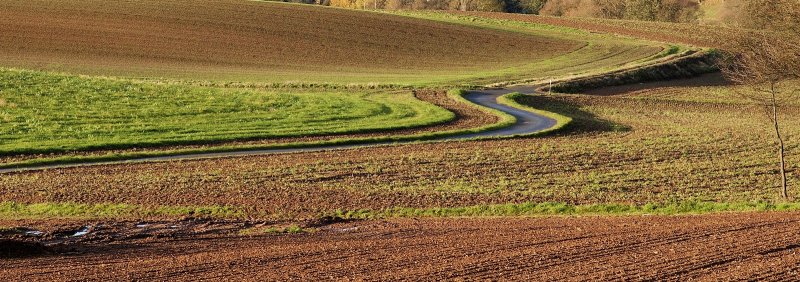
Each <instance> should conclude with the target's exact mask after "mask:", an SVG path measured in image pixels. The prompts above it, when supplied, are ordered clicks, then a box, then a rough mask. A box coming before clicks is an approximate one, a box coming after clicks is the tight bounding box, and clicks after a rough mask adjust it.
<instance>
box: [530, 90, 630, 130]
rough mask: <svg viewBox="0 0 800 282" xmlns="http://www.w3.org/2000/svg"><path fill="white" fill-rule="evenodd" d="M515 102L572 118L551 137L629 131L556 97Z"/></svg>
mask: <svg viewBox="0 0 800 282" xmlns="http://www.w3.org/2000/svg"><path fill="white" fill-rule="evenodd" d="M517 102H519V103H520V104H523V105H527V106H530V107H533V108H536V109H540V110H544V111H548V112H553V113H557V114H560V115H563V116H567V117H570V118H572V122H571V123H570V124H569V125H568V126H567V127H565V128H564V129H563V130H561V131H558V132H557V133H554V134H553V135H568V134H575V133H593V132H609V131H616V132H619V131H629V130H630V127H628V126H626V125H623V124H619V123H614V122H612V121H609V120H605V119H601V118H599V117H597V116H596V115H594V114H593V113H590V112H587V111H584V110H581V106H580V105H578V104H576V103H573V102H569V101H566V100H563V99H559V98H556V97H548V96H541V95H537V96H531V95H528V96H523V97H520V98H518V99H517Z"/></svg>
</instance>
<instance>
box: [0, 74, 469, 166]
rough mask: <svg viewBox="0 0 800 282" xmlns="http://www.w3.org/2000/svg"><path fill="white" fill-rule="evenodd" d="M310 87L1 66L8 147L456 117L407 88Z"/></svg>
mask: <svg viewBox="0 0 800 282" xmlns="http://www.w3.org/2000/svg"><path fill="white" fill-rule="evenodd" d="M309 91H311V92H298V91H291V90H274V91H254V90H240V89H217V88H206V87H195V86H185V85H169V84H150V83H139V82H131V81H122V80H114V79H107V78H86V77H80V76H71V75H60V74H51V73H44V72H34V71H21V70H9V69H0V155H15V154H30V153H53V152H68V151H75V150H92V149H119V148H132V147H150V146H164V145H185V144H201V143H213V142H223V141H234V140H247V139H267V138H276V137H301V136H313V135H325V134H338V133H356V132H371V131H381V130H387V129H399V128H411V127H419V126H426V125H432V124H437V123H442V122H446V121H449V120H452V119H454V118H455V116H454V114H453V113H451V112H449V111H447V110H445V109H442V108H439V107H437V106H435V105H433V104H430V103H427V102H423V101H420V100H418V99H416V98H415V97H414V96H413V95H412V94H411V93H410V92H409V91H400V92H360V93H349V92H327V91H313V90H309Z"/></svg>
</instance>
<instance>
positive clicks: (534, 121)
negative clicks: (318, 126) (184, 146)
mask: <svg viewBox="0 0 800 282" xmlns="http://www.w3.org/2000/svg"><path fill="white" fill-rule="evenodd" d="M513 92H519V93H523V94H530V93H535V87H534V86H514V87H509V88H503V89H492V90H476V91H470V92H469V93H467V94H466V95H464V98H465V99H467V100H468V101H470V102H473V103H475V104H478V105H481V106H485V107H489V108H492V109H496V110H499V111H502V112H505V113H507V114H509V115H512V116H514V117H515V118H516V119H517V121H516V123H514V124H513V125H511V126H508V127H504V128H500V129H496V130H490V131H485V132H478V133H469V134H463V135H456V136H448V137H442V138H439V139H434V141H435V140H439V141H449V140H464V139H470V138H479V137H502V136H513V135H519V134H528V133H534V132H538V131H542V130H546V129H549V128H551V127H553V126H555V125H556V120H554V119H552V118H549V117H545V116H542V115H539V114H536V113H532V112H529V111H525V110H522V109H517V108H514V107H510V106H506V105H502V104H499V103H498V102H497V98H498V97H500V96H503V95H505V94H509V93H513ZM411 142H415V141H393V142H378V143H363V144H347V145H329V146H324V145H323V146H319V147H306V148H284V149H263V150H242V151H232V152H218V153H197V154H182V155H174V156H159V157H143V158H133V159H127V160H118V161H100V162H85V163H71V164H52V165H41V166H31V167H22V168H5V169H0V174H2V173H10V172H22V171H33V170H43V169H55V168H69V167H82V166H95V165H109V164H124V163H141V162H160V161H176V160H196V159H211V158H224V157H240V156H255V155H267V154H281V153H299V152H317V151H327V150H340V149H351V148H359V147H368V146H382V145H384V146H385V145H397V144H405V143H411Z"/></svg>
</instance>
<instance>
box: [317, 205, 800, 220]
mask: <svg viewBox="0 0 800 282" xmlns="http://www.w3.org/2000/svg"><path fill="white" fill-rule="evenodd" d="M798 210H800V203H794V202H784V203H770V202H741V203H718V202H701V201H686V202H676V203H663V204H645V205H633V204H616V203H607V204H586V205H571V204H566V203H555V202H547V203H530V202H528V203H520V204H497V205H477V206H469V207H450V208H390V209H385V210H377V211H373V210H353V211H336V212H334V213H333V215H332V216H335V217H338V218H343V219H374V218H391V217H491V216H565V215H572V216H580V215H644V214H653V215H676V214H702V213H718V212H756V211H798Z"/></svg>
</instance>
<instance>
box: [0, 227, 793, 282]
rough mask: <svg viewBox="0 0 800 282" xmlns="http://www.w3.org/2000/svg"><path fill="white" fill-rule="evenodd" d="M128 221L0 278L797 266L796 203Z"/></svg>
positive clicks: (733, 272) (531, 275)
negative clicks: (708, 210) (708, 208)
mask: <svg viewBox="0 0 800 282" xmlns="http://www.w3.org/2000/svg"><path fill="white" fill-rule="evenodd" d="M136 224H137V223H133V222H130V223H125V224H123V226H127V227H126V228H127V230H123V231H122V232H121V234H125V235H126V236H121V237H123V238H124V237H127V239H119V238H118V239H110V242H108V241H107V242H102V241H103V240H100V241H93V240H87V241H86V242H84V243H79V244H74V243H73V244H68V246H67V247H66V248H65V247H63V246H62V248H61V250H62V251H63V250H65V249H66V250H68V251H69V254H70V255H66V256H65V255H62V254H59V253H58V252H56V253H51V254H42V255H39V256H32V257H27V258H12V259H5V260H0V265H2V267H0V278H3V279H4V280H40V279H43V280H50V279H58V280H83V281H85V280H90V281H94V280H97V281H105V280H109V279H115V280H118V279H125V280H181V281H184V280H186V281H188V280H192V281H196V280H198V279H227V280H230V279H233V280H250V279H260V280H288V279H296V280H319V279H326V280H342V279H367V280H420V279H425V280H428V279H436V280H442V279H444V280H452V279H503V280H505V279H509V280H520V279H531V280H535V281H554V280H558V281H586V280H604V281H607V280H675V281H686V280H701V281H721V280H730V279H735V280H738V279H745V280H762V281H786V280H792V279H796V278H797V277H798V275H800V252H798V246H800V214H797V213H753V214H721V215H705V216H676V217H658V216H639V217H611V218H605V217H583V218H531V219H424V220H411V219H407V220H393V221H362V222H358V221H357V222H351V223H339V224H333V225H326V226H320V227H317V228H315V229H309V230H310V231H313V232H311V233H304V234H282V235H275V234H273V235H258V234H256V235H237V229H236V228H235V226H237V225H236V224H230V223H227V224H222V225H220V226H219V227H215V225H214V224H213V223H212V224H197V225H196V226H195V227H193V229H189V231H195V232H197V233H192V232H188V233H187V232H186V231H187V230H185V229H180V228H178V229H175V230H179V231H171V232H170V231H169V230H166V231H163V232H161V233H148V232H147V231H144V230H146V229H147V228H150V227H139V228H138V230H139V231H135V230H136V229H137V227H134V225H136ZM173 224H176V225H180V226H183V225H185V224H186V223H180V222H179V223H173ZM61 225H64V224H63V223H61ZM112 225H113V224H112ZM155 225H157V224H150V225H149V226H155ZM116 228H120V227H119V226H118V225H117V227H116ZM231 228H232V229H231ZM131 229H133V230H134V231H131ZM134 234H139V235H137V236H132V235H134ZM154 234H160V235H154ZM189 234H193V235H189ZM105 240H109V239H105Z"/></svg>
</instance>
